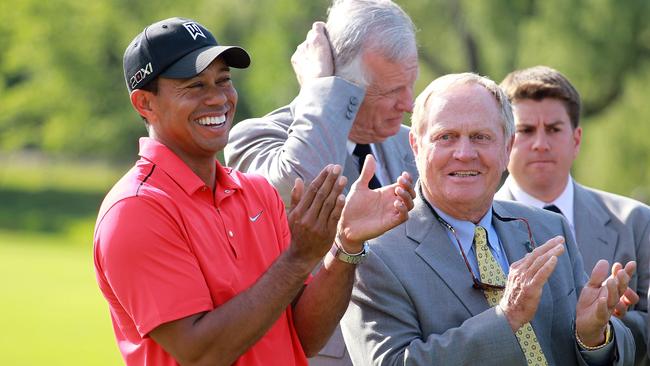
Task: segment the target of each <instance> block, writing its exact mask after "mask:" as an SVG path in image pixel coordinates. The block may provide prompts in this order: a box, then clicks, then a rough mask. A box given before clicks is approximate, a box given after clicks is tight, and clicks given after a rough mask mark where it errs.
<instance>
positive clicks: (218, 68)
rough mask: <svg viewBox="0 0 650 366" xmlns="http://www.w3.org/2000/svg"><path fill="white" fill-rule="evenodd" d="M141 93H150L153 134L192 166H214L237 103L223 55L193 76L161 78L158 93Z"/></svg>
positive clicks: (151, 134)
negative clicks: (188, 77) (187, 77)
mask: <svg viewBox="0 0 650 366" xmlns="http://www.w3.org/2000/svg"><path fill="white" fill-rule="evenodd" d="M137 92H138V93H148V94H147V98H148V100H149V109H148V110H147V111H146V115H145V117H146V118H147V121H148V122H149V124H150V128H149V135H150V137H152V138H153V139H155V140H157V141H159V142H161V143H163V144H164V145H165V146H167V147H168V148H170V149H171V150H172V151H174V153H175V154H176V155H178V156H179V157H180V158H181V159H182V160H183V161H185V163H186V164H188V165H189V166H190V167H195V166H197V165H201V164H206V163H207V164H210V165H212V166H213V165H214V158H215V155H216V153H217V152H218V151H221V150H223V148H224V147H225V146H226V143H227V142H228V132H229V130H230V126H231V125H232V121H233V118H234V115H235V107H236V105H237V91H236V90H235V88H234V87H233V84H232V81H231V80H230V69H229V68H228V66H227V65H226V64H225V62H224V61H223V60H222V59H221V58H217V59H216V60H214V61H213V62H212V63H211V64H210V66H208V67H207V68H206V69H205V70H203V71H202V72H201V73H200V74H198V75H197V76H195V77H193V78H190V79H167V78H162V77H161V78H160V79H159V82H158V92H157V93H156V94H153V93H149V92H146V91H137ZM132 100H133V97H132ZM141 114H142V112H141Z"/></svg>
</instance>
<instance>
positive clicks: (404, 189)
mask: <svg viewBox="0 0 650 366" xmlns="http://www.w3.org/2000/svg"><path fill="white" fill-rule="evenodd" d="M375 165H376V163H375V159H374V158H373V157H372V155H367V156H366V160H365V162H364V164H363V169H362V170H361V175H360V176H359V179H357V180H356V181H355V182H354V184H353V185H352V188H351V189H350V192H349V193H348V196H347V200H346V203H345V207H344V208H343V212H342V215H341V220H340V221H339V227H338V232H337V235H338V240H339V245H342V246H343V247H344V249H345V250H346V251H347V252H350V253H357V252H359V251H361V249H362V246H363V242H364V241H366V240H369V239H372V238H374V237H377V236H379V235H381V234H383V233H384V232H386V231H388V230H390V229H392V228H394V227H395V226H397V225H399V224H401V223H403V222H404V221H406V219H407V218H408V212H409V211H410V210H411V209H412V208H413V199H414V198H415V191H414V190H413V182H412V179H411V176H410V175H409V174H408V173H406V172H404V173H402V175H401V176H400V177H399V178H398V179H397V182H395V183H393V184H390V185H388V186H385V187H381V188H377V189H370V188H368V183H369V182H370V180H371V179H372V176H373V175H374V174H375Z"/></svg>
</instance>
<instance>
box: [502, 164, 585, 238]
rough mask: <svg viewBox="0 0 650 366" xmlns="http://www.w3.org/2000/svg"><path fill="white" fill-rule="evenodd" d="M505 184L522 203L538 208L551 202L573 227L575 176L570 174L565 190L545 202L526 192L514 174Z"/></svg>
mask: <svg viewBox="0 0 650 366" xmlns="http://www.w3.org/2000/svg"><path fill="white" fill-rule="evenodd" d="M505 184H507V186H508V188H509V189H510V192H512V196H513V197H514V198H515V200H517V201H519V202H521V203H524V204H527V205H530V206H533V207H538V208H544V206H547V205H551V204H553V205H555V206H557V207H558V208H559V209H560V211H562V214H563V215H564V217H565V218H566V219H567V221H568V222H569V225H571V228H573V178H572V177H571V174H569V177H568V179H567V183H566V186H565V187H564V190H563V191H562V193H561V194H560V195H559V196H558V197H557V198H556V199H555V200H554V201H553V202H544V201H541V200H539V199H537V198H535V197H533V196H531V195H530V194H528V193H526V192H525V191H524V190H523V189H521V187H519V185H518V184H517V181H515V179H514V178H513V177H512V175H509V176H508V178H507V179H506V183H505Z"/></svg>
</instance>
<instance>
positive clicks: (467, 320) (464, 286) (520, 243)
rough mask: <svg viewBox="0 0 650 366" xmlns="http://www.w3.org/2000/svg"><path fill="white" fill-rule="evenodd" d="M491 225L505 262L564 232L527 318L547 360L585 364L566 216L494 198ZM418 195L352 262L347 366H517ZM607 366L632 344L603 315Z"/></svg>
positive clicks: (579, 277) (512, 340)
mask: <svg viewBox="0 0 650 366" xmlns="http://www.w3.org/2000/svg"><path fill="white" fill-rule="evenodd" d="M494 214H495V215H494V219H493V225H494V227H495V229H496V231H497V234H498V235H499V238H500V240H501V243H502V245H503V248H504V250H505V252H506V256H507V258H508V261H509V262H510V263H511V264H512V263H514V262H515V261H517V260H519V259H521V258H522V257H523V256H524V255H525V254H526V253H527V252H528V248H529V247H530V241H529V239H528V230H527V229H526V225H525V224H524V223H523V222H522V221H520V220H516V221H515V220H513V221H506V220H500V219H499V218H498V217H504V218H505V217H517V218H525V219H527V220H528V222H529V224H530V227H531V229H532V233H533V238H534V242H535V243H537V244H538V245H541V244H543V243H545V242H546V241H547V240H548V239H550V238H552V237H554V236H556V235H563V236H565V237H566V238H567V242H566V251H565V253H564V254H563V255H562V256H560V257H559V258H558V259H559V260H558V264H557V267H556V268H555V271H554V272H553V274H552V275H551V277H550V278H549V280H548V282H547V283H546V284H545V286H544V289H543V293H542V298H541V300H540V303H539V307H538V310H537V313H536V315H535V318H534V319H533V320H532V322H531V324H532V326H533V328H534V329H535V333H536V335H537V337H538V339H539V342H540V344H541V347H542V349H543V350H544V354H545V356H546V358H547V360H548V362H549V364H550V365H584V364H585V362H584V360H583V359H582V358H581V355H580V352H579V351H578V347H577V345H576V342H575V338H574V329H573V321H574V318H575V307H576V303H577V300H578V296H579V294H580V291H581V290H582V287H583V285H584V283H585V282H586V280H587V275H586V273H585V272H584V270H583V266H582V258H581V257H580V253H579V252H578V249H577V247H576V245H575V242H574V241H573V239H572V235H571V234H570V229H569V227H568V224H567V223H566V221H565V220H564V219H563V218H562V217H561V216H560V215H557V214H553V213H550V212H548V211H544V210H540V209H535V208H532V207H527V206H523V205H521V204H518V203H515V202H500V201H495V202H494ZM445 230H446V229H445V228H444V227H443V226H442V225H440V224H439V223H438V221H437V220H436V219H435V217H434V216H433V214H432V213H431V211H430V209H429V208H428V207H427V206H426V204H425V203H424V201H423V200H422V199H421V198H419V197H418V198H417V199H416V206H415V208H414V209H413V211H412V212H411V213H410V217H409V220H408V221H407V222H406V223H404V224H402V225H400V226H398V227H396V228H394V229H393V230H391V231H389V232H388V233H387V234H385V235H383V236H381V237H379V238H378V239H375V240H373V241H372V242H371V244H370V248H371V252H370V254H369V256H368V258H367V261H366V262H364V263H362V264H361V265H359V267H358V268H357V277H356V281H355V286H354V290H353V292H352V302H351V304H350V307H349V308H348V311H347V313H346V315H345V316H344V318H343V321H342V323H341V324H342V329H343V334H344V337H345V341H346V343H347V345H348V349H349V351H350V354H351V357H352V360H353V362H354V364H355V365H499V366H504V365H523V364H525V358H524V355H523V353H522V351H521V348H520V347H519V344H518V343H517V339H516V337H515V335H514V333H513V332H512V330H511V329H510V326H509V324H508V322H507V320H506V319H505V316H504V315H503V314H502V313H501V312H500V311H497V310H496V308H494V307H493V308H490V307H489V306H488V304H487V301H486V299H485V297H484V295H483V293H482V292H481V291H480V290H476V289H474V288H473V287H472V280H471V276H470V274H469V272H468V271H467V269H466V267H465V264H464V262H463V260H462V257H461V256H460V254H459V252H458V249H457V247H456V244H455V243H452V242H451V241H450V240H449V237H448V236H447V233H446V231H445ZM612 324H613V325H614V331H615V338H616V339H615V342H616V344H615V349H616V352H617V354H618V362H617V363H616V365H631V364H632V363H633V357H634V356H633V355H634V341H633V339H632V335H631V333H630V331H629V329H628V328H627V327H625V326H624V325H623V324H622V323H621V322H620V320H618V319H612Z"/></svg>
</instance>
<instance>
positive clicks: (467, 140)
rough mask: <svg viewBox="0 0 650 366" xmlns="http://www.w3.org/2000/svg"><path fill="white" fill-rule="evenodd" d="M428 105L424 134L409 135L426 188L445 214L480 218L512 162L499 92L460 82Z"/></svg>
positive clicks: (473, 219)
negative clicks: (497, 97)
mask: <svg viewBox="0 0 650 366" xmlns="http://www.w3.org/2000/svg"><path fill="white" fill-rule="evenodd" d="M426 108H427V110H428V113H427V114H426V118H427V120H426V121H424V126H423V128H421V129H420V130H421V135H420V136H417V135H416V134H417V132H416V131H414V130H411V135H410V140H411V146H412V148H413V152H414V154H415V158H416V163H417V166H418V171H419V172H420V179H421V182H422V190H423V193H424V195H425V197H426V198H427V200H429V201H430V202H431V203H432V204H433V205H434V206H436V207H438V208H439V209H441V210H443V211H444V212H446V213H447V214H449V215H451V216H453V217H455V218H457V219H461V220H469V221H472V222H478V221H479V220H480V219H481V218H482V217H483V216H484V215H485V213H487V210H488V209H489V208H490V207H491V205H492V199H493V197H494V193H495V192H496V190H497V187H498V185H499V182H500V179H501V174H502V173H503V171H504V170H505V168H506V166H507V164H508V153H509V149H510V143H509V142H506V141H505V134H504V129H503V124H502V121H501V118H502V117H501V114H500V109H499V105H498V104H497V101H496V98H495V97H494V96H493V95H492V94H491V93H490V92H489V91H488V90H487V89H485V87H483V86H481V85H479V84H473V83H471V84H461V85H456V86H452V87H451V88H450V89H448V90H447V91H445V92H443V93H441V94H437V95H432V96H431V97H430V98H429V100H428V101H427V105H426Z"/></svg>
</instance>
